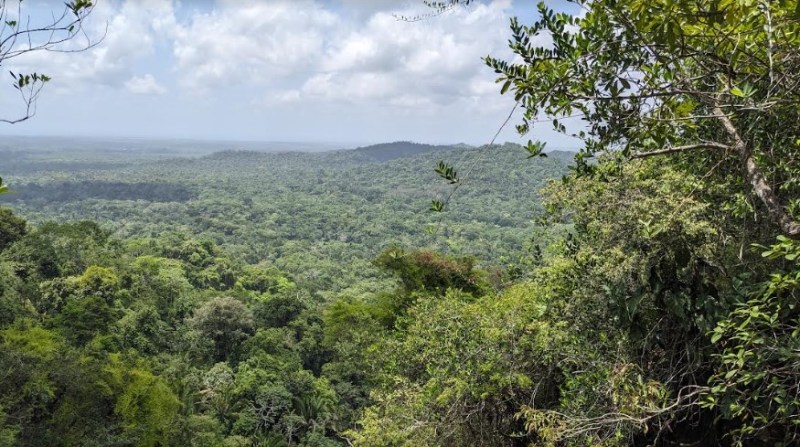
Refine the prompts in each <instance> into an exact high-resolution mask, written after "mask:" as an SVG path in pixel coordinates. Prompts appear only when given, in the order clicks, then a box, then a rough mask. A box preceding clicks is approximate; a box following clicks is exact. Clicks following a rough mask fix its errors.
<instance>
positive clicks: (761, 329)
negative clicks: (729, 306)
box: [703, 236, 800, 445]
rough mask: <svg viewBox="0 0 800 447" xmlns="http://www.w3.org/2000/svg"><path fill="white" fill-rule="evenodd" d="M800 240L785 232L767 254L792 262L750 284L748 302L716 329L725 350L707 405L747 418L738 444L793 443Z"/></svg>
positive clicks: (799, 378)
mask: <svg viewBox="0 0 800 447" xmlns="http://www.w3.org/2000/svg"><path fill="white" fill-rule="evenodd" d="M798 255H800V244H798V243H797V241H792V240H789V239H787V238H785V237H783V236H780V237H779V240H778V242H777V243H776V244H774V245H772V246H771V247H769V249H768V250H766V251H764V253H763V256H764V257H765V258H772V259H782V260H785V261H786V269H785V270H783V271H779V272H775V273H773V274H772V275H771V277H770V278H769V279H768V280H767V281H765V282H763V283H760V284H756V285H754V286H753V287H750V288H749V289H750V292H749V293H748V297H747V301H745V302H742V303H740V304H739V305H737V306H736V307H735V308H734V309H733V310H732V311H731V313H730V315H729V316H728V317H727V318H726V319H723V320H722V321H720V322H719V324H718V325H717V327H716V328H714V331H713V332H712V334H711V340H712V342H714V343H717V344H718V346H719V348H720V352H719V353H718V354H716V355H715V358H716V361H717V362H718V367H717V370H716V371H715V374H714V375H713V376H712V377H711V379H710V380H709V385H710V387H711V388H710V390H709V391H708V394H707V397H706V401H705V402H704V403H703V404H704V405H705V406H706V407H709V408H716V409H719V411H720V412H721V413H722V415H723V417H725V418H728V419H733V420H737V421H739V422H740V423H741V425H740V426H739V427H737V429H736V430H734V431H733V435H734V437H735V440H736V442H737V444H738V445H744V444H745V442H746V441H747V440H751V439H757V438H759V437H775V438H776V439H781V434H780V433H781V432H783V436H782V438H783V439H782V442H785V443H786V444H787V445H788V444H791V442H792V440H793V438H794V436H795V435H794V433H795V430H796V426H797V421H796V415H797V413H798V411H800V398H798V397H797V396H798V392H800V370H799V369H798V365H799V364H800V329H798V328H799V327H800V325H798V304H800V301H798V300H800V294H798V291H799V290H800V268H798V267H800V265H798Z"/></svg>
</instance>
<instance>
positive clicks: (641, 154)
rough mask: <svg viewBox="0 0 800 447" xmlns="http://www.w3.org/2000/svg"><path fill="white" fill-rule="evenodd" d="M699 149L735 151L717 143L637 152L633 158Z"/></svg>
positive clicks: (730, 147)
mask: <svg viewBox="0 0 800 447" xmlns="http://www.w3.org/2000/svg"><path fill="white" fill-rule="evenodd" d="M699 149H717V150H729V149H733V147H732V146H728V145H727V144H722V143H715V142H708V143H697V144H687V145H685V146H674V147H668V148H664V149H659V150H656V151H648V152H636V153H634V154H632V155H631V158H632V159H637V158H647V157H654V156H657V155H668V154H674V153H676V152H688V151H694V150H699Z"/></svg>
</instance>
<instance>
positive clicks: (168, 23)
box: [13, 0, 175, 90]
mask: <svg viewBox="0 0 800 447" xmlns="http://www.w3.org/2000/svg"><path fill="white" fill-rule="evenodd" d="M174 21H175V18H174V9H173V4H172V1H171V0H126V1H124V2H123V3H121V4H120V3H115V2H112V1H103V2H99V3H98V5H97V6H96V7H95V10H94V11H93V12H92V14H91V15H90V16H89V18H88V19H87V20H86V22H85V24H84V27H85V29H86V31H87V36H88V38H89V39H88V40H87V39H84V38H82V37H79V38H75V39H73V40H71V41H69V42H67V43H65V44H64V45H62V46H61V47H60V48H59V49H62V50H71V51H73V52H67V53H63V52H44V51H37V52H32V53H28V54H25V55H23V56H21V57H20V58H18V59H15V60H14V61H13V65H14V67H15V68H17V69H19V70H21V71H40V72H44V73H48V74H51V75H52V76H53V78H54V83H55V84H56V85H57V86H59V87H60V88H61V89H62V90H65V89H68V90H73V89H75V88H77V87H81V86H98V85H102V86H108V87H112V88H116V87H123V86H126V85H127V81H128V80H129V79H130V77H131V76H132V74H133V70H134V69H135V65H136V64H137V62H139V61H141V60H142V59H145V58H147V57H150V56H152V55H153V53H154V48H155V45H156V41H157V40H158V39H160V36H161V35H162V34H161V33H162V32H163V31H164V30H165V29H167V28H170V27H172V26H174V25H172V24H173V23H174ZM106 30H107V31H106ZM89 42H92V43H96V44H97V45H96V46H94V47H92V48H89V49H86V50H85V51H80V50H83V49H85V48H86V46H87V43H89ZM74 51H77V52H74Z"/></svg>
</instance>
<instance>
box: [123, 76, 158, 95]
mask: <svg viewBox="0 0 800 447" xmlns="http://www.w3.org/2000/svg"><path fill="white" fill-rule="evenodd" d="M125 89H126V90H128V91H129V92H131V93H133V94H135V95H163V94H164V93H166V91H167V89H165V88H164V87H163V86H161V85H160V84H159V83H158V81H156V78H154V77H153V75H151V74H150V73H147V74H145V75H144V76H134V77H132V78H130V79H128V80H127V81H126V82H125Z"/></svg>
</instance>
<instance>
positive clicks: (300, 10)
mask: <svg viewBox="0 0 800 447" xmlns="http://www.w3.org/2000/svg"><path fill="white" fill-rule="evenodd" d="M337 20H338V17H337V16H336V15H335V14H333V13H332V12H330V11H328V10H326V9H324V8H323V7H322V6H320V5H318V4H316V3H314V2H311V1H287V0H275V1H271V2H259V1H250V2H247V1H244V2H242V1H237V2H232V1H223V2H221V3H220V4H218V6H217V8H216V9H214V10H213V11H210V12H205V13H198V14H195V15H194V16H193V17H192V18H191V20H190V22H189V23H188V24H184V25H181V26H178V27H177V29H176V31H175V40H174V57H175V62H176V65H177V68H178V70H179V72H180V73H181V77H182V80H183V84H184V86H186V87H188V88H189V89H196V90H201V91H202V90H208V89H212V88H220V87H225V86H236V85H242V84H261V85H264V84H270V83H273V82H275V81H277V80H280V79H281V78H283V77H286V76H290V75H296V74H297V73H298V72H300V71H303V70H311V69H313V67H314V65H315V61H317V60H319V58H320V57H321V55H322V52H323V48H324V42H325V41H326V39H328V38H330V37H331V34H332V33H334V32H335V30H336V25H337Z"/></svg>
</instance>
